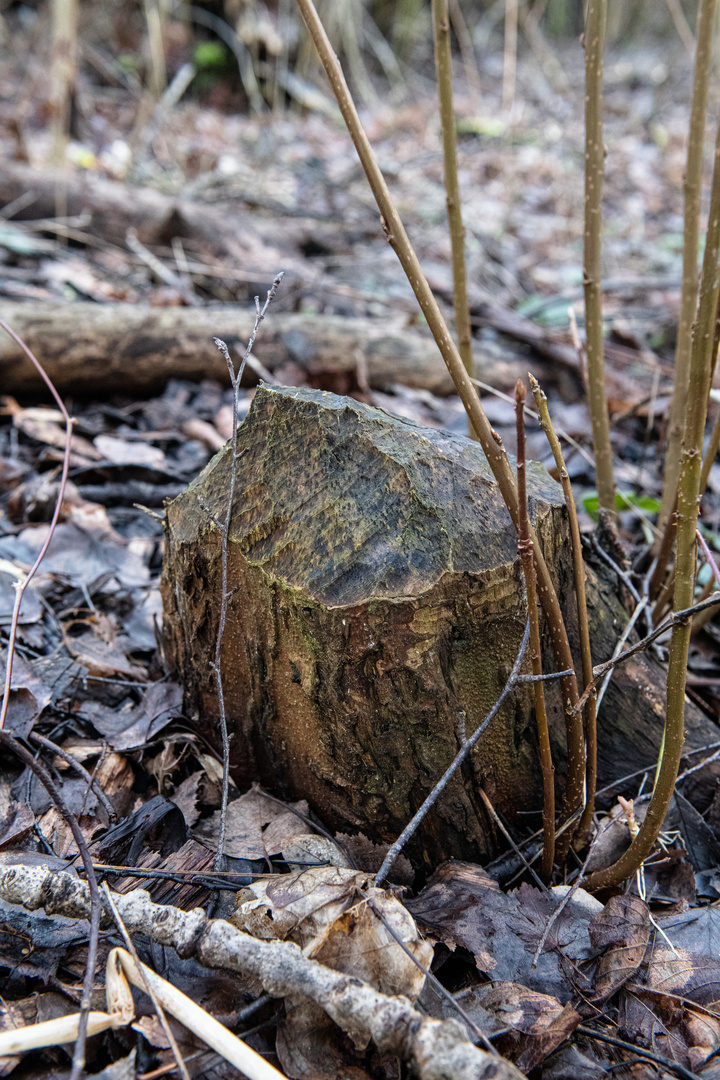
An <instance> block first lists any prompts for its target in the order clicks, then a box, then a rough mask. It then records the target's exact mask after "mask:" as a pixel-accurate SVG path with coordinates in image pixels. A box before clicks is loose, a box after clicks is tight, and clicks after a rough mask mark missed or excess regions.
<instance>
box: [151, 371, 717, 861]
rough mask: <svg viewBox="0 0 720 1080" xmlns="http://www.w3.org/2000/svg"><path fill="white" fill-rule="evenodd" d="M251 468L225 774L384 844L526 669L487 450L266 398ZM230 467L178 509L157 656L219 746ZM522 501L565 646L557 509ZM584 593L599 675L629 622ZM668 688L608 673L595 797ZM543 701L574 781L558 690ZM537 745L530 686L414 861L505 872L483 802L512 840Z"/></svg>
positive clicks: (233, 531) (192, 489)
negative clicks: (495, 864)
mask: <svg viewBox="0 0 720 1080" xmlns="http://www.w3.org/2000/svg"><path fill="white" fill-rule="evenodd" d="M239 449H240V451H241V457H240V459H239V461H238V462H237V467H236V468H237V474H236V487H235V500H234V504H233V516H232V524H231V528H230V535H229V543H228V575H229V577H228V595H229V601H228V610H227V624H226V627H225V631H224V637H223V639H222V664H221V667H222V672H223V686H224V697H225V707H226V710H227V716H228V721H229V726H230V729H231V731H232V733H233V736H234V739H233V743H232V747H233V750H232V754H233V760H232V768H233V772H234V775H235V777H236V779H237V781H238V783H240V784H243V785H247V784H249V783H250V782H251V781H253V780H262V782H263V783H264V784H266V785H267V786H268V787H270V788H271V789H274V790H275V791H277V792H279V793H281V794H282V795H284V796H286V797H293V798H296V797H304V798H307V799H308V800H309V802H310V804H311V805H312V806H313V807H314V809H315V810H316V811H317V812H318V813H319V815H320V816H321V818H322V819H323V820H324V821H325V822H326V823H328V824H330V825H331V826H333V827H336V828H339V829H342V830H344V831H358V830H361V831H363V832H365V833H366V834H367V835H369V836H370V837H371V838H372V839H373V840H375V841H392V840H394V839H395V838H396V837H397V835H398V834H399V833H400V832H401V830H402V829H403V827H404V826H405V825H406V824H407V822H408V821H409V820H410V818H411V817H412V815H413V813H414V812H415V811H416V810H417V809H418V807H419V806H420V804H421V803H422V802H423V800H424V799H425V797H426V796H427V795H428V794H429V792H430V791H431V790H432V788H433V786H434V785H435V783H436V782H437V780H438V779H439V778H440V776H441V775H442V774H443V772H444V771H445V769H446V768H447V766H448V765H449V764H450V762H451V761H452V759H453V758H454V756H455V754H456V753H457V751H458V750H459V748H460V746H461V744H462V740H463V737H464V736H463V732H464V731H466V732H467V735H471V734H472V732H473V731H474V730H475V728H476V727H477V726H478V724H479V723H480V721H481V720H482V719H483V717H484V716H485V715H486V714H487V713H488V711H489V710H490V708H491V706H492V705H493V704H494V703H495V701H496V699H497V698H498V696H499V694H500V692H501V690H502V689H503V686H504V684H505V682H506V680H507V677H508V674H509V671H510V668H511V666H512V664H513V661H514V659H515V656H516V653H517V650H518V644H519V642H520V639H521V637H522V634H523V629H524V625H525V619H526V613H525V608H524V590H523V586H522V580H521V571H520V563H519V559H518V557H517V540H516V537H515V533H514V530H513V528H512V525H511V522H510V518H509V515H508V514H507V511H506V509H505V507H504V504H503V502H502V500H501V498H500V495H499V492H498V489H497V485H496V483H495V481H494V480H493V478H492V474H491V473H490V470H489V467H488V465H487V462H486V460H485V457H484V455H483V453H482V451H481V450H480V448H479V447H478V445H477V444H476V443H473V442H470V441H469V440H467V439H463V438H456V437H451V436H448V435H445V434H443V433H440V432H437V431H433V430H432V429H428V428H422V427H419V426H417V425H415V424H412V423H408V422H405V421H402V420H399V419H396V418H394V417H392V416H389V415H388V414H386V413H383V412H381V411H380V410H377V409H372V408H369V407H368V406H364V405H361V404H359V403H357V402H355V401H352V400H350V399H347V398H340V397H337V396H336V395H334V394H323V393H319V392H316V391H311V390H299V389H291V388H278V389H269V388H267V387H264V386H261V387H260V389H259V390H258V392H257V394H256V395H255V398H254V401H253V404H252V407H251V410H250V412H249V414H248V417H247V419H246V420H245V422H244V423H243V425H242V427H241V428H240V431H239ZM230 470H231V454H230V451H229V450H228V449H227V448H226V449H225V450H223V451H220V453H219V454H218V455H217V456H216V457H215V458H214V459H213V461H212V462H211V463H210V464H209V465H208V466H207V468H206V469H205V470H204V472H203V473H202V474H201V476H200V477H198V478H197V480H196V481H194V482H193V483H192V484H191V485H190V486H189V487H188V489H187V490H186V491H185V492H184V493H183V494H182V495H180V496H179V497H178V498H177V499H175V500H174V501H173V502H171V503H169V504H168V507H167V513H166V550H165V563H164V570H163V584H162V590H163V600H164V624H163V625H164V637H165V646H166V653H167V655H168V657H169V659H170V661H171V663H174V664H175V665H176V666H177V667H178V668H179V670H180V672H181V675H182V678H183V682H184V685H185V690H186V695H187V707H188V709H189V715H192V716H194V717H196V718H197V722H198V724H199V725H200V728H201V730H202V731H203V732H204V733H205V734H206V735H207V736H208V737H210V738H213V739H215V740H216V741H217V725H218V703H217V690H216V686H215V682H214V678H213V675H212V671H211V665H212V662H213V659H214V655H215V648H216V641H217V634H218V619H219V610H220V591H221V590H220V562H221V534H220V529H219V528H218V526H217V524H216V522H218V521H221V520H224V518H225V514H226V511H227V500H228V492H229V483H230ZM528 484H529V495H530V510H531V516H532V518H533V522H534V525H535V529H536V531H537V533H538V536H539V538H540V542H541V544H542V547H543V550H544V554H545V558H546V559H547V561H548V564H549V565H550V567H551V571H552V573H553V574H554V576H555V578H556V581H557V587H558V591H559V594H560V597H561V601H562V602H563V604H564V607H565V609H566V611H567V613H568V622H569V624H570V629H571V632H572V631H574V626H575V621H576V620H575V617H574V608H575V600H574V592H573V586H572V571H571V567H570V553H569V546H568V541H567V527H566V513H565V508H564V504H563V500H562V494H561V490H560V487H559V485H557V484H555V482H554V481H553V480H551V479H550V477H549V475H548V474H547V472H546V471H545V470H544V469H543V468H542V467H541V466H539V465H537V464H534V463H533V464H531V465H530V467H529V476H528ZM588 577H589V582H588V585H589V595H590V599H591V603H592V605H593V607H592V613H591V620H592V621H591V633H592V640H593V645H594V648H595V650H596V659H597V660H604V659H606V658H607V657H608V656H609V655H610V654H611V652H612V648H613V646H614V644H615V641H616V639H617V637H618V635H619V634H620V632H621V631H622V629H623V627H624V626H625V624H626V622H627V615H626V614H625V612H624V610H623V608H622V606H621V604H620V602H619V600H618V599H617V597H615V596H614V594H613V593H612V591H611V590H610V589H608V588H607V587H605V586H604V585H603V583H602V582H600V581H599V580H598V579H597V578H596V577H595V575H593V574H592V573H591V572H590V571H589V572H588ZM575 636H576V635H575ZM551 663H552V661H551V660H550V659H549V658H548V663H547V667H546V670H552V667H551ZM664 679H665V676H664V672H663V670H662V668H661V667H660V666H659V665H658V664H657V663H656V662H655V661H653V660H652V659H651V658H650V657H648V656H639V657H637V658H636V664H635V667H634V669H633V671H632V673H631V677H630V681H628V673H627V671H625V672H623V671H618V672H617V673H616V675H615V677H614V679H613V682H612V683H611V684H610V689H609V690H608V693H607V694H606V697H605V703H604V707H603V712H602V714H601V718H600V724H599V731H600V734H599V739H600V751H599V766H600V779H601V782H606V781H607V780H612V779H614V778H615V777H616V776H617V775H618V774H619V773H622V772H624V771H627V765H628V763H631V764H632V767H635V768H636V767H639V766H642V765H644V764H649V763H650V762H651V761H652V759H653V756H654V755H656V754H657V750H658V747H659V744H660V738H661V734H662V723H663V708H662V698H663V689H664ZM548 704H549V713H550V720H551V724H552V729H553V742H554V752H555V757H556V762H557V763H558V765H560V766H562V758H563V754H564V721H563V717H562V704H561V701H560V700H559V692H558V690H557V688H556V687H555V688H554V689H552V688H551V689H549V691H548ZM686 727H687V730H688V742H689V744H690V745H692V746H697V745H703V744H704V743H708V742H711V741H712V739H713V738H714V735H715V729H714V726H713V725H712V723H711V722H710V721H709V720H706V719H705V718H704V717H703V716H702V715H701V714H699V712H698V711H697V710H693V709H691V708H689V709H688V715H687V717H686ZM536 742H537V740H536V733H535V721H534V716H533V711H532V695H531V693H530V692H529V690H528V688H527V687H526V688H524V689H521V690H519V691H518V692H517V693H516V694H515V695H514V697H513V698H512V699H511V701H510V703H509V704H508V705H506V706H505V707H504V708H503V710H502V711H501V713H500V714H499V715H498V717H497V718H496V719H495V720H494V721H493V722H492V723H491V724H490V726H489V727H488V729H487V731H486V732H485V733H484V734H483V736H482V737H481V739H480V742H479V744H478V746H477V748H476V749H475V750H474V751H473V753H472V755H471V758H469V759H468V763H466V766H463V770H462V771H461V772H458V773H457V774H456V775H455V777H454V779H453V780H452V781H451V783H450V785H449V786H448V788H447V790H446V791H445V793H444V794H443V796H442V797H441V799H440V800H439V801H438V803H437V804H436V807H435V809H434V810H433V811H432V812H431V813H430V814H429V815H428V816H427V817H426V819H425V821H424V823H423V826H422V827H421V830H420V832H419V834H418V835H417V836H416V838H415V840H414V841H413V844H412V845H411V847H410V849H409V854H410V855H411V857H412V858H413V859H414V860H415V862H416V864H421V865H424V866H425V867H428V868H429V867H432V866H434V865H437V863H438V862H439V861H441V860H442V859H445V858H450V857H456V858H466V859H467V858H469V859H475V860H477V859H487V858H489V857H493V856H494V855H495V854H496V853H497V851H498V847H499V845H500V843H501V838H499V837H498V836H497V835H496V833H495V826H494V824H493V822H492V821H491V820H490V819H489V817H488V815H487V812H486V810H485V809H484V806H483V804H482V802H481V800H480V799H479V798H478V797H477V793H476V789H477V785H482V787H483V788H484V790H485V792H486V793H487V795H488V796H489V797H490V799H491V801H492V802H493V804H494V805H495V807H496V809H497V810H498V811H499V812H500V813H501V814H504V815H505V816H506V818H507V819H508V820H510V821H511V822H512V823H514V824H518V823H519V822H523V823H527V821H528V819H527V818H522V817H521V815H522V814H523V813H526V812H530V811H536V812H538V811H539V810H540V809H541V806H542V782H541V776H540V770H539V766H538V756H537V748H536ZM561 774H562V769H560V770H559V775H561ZM530 820H532V819H530Z"/></svg>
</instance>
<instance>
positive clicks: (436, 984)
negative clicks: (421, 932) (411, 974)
mask: <svg viewBox="0 0 720 1080" xmlns="http://www.w3.org/2000/svg"><path fill="white" fill-rule="evenodd" d="M360 895H361V896H362V898H363V900H364V901H365V902H366V903H367V905H368V907H369V908H370V910H371V911H372V913H373V915H374V916H375V918H376V919H379V920H380V922H381V923H382V925H383V926H384V927H385V929H386V930H387V932H388V934H389V935H390V937H391V938H392V939H393V940H394V942H395V943H396V945H399V946H400V948H401V949H402V951H403V952H404V953H405V954H406V956H409V957H410V959H411V960H412V962H413V964H415V966H416V967H417V968H418V969H419V970H420V971H422V973H423V975H424V976H425V978H426V979H427V981H428V982H429V983H431V985H432V986H433V988H434V990H435V991H436V992H437V993H438V994H439V995H440V996H441V997H443V998H445V1000H446V1001H447V1002H449V1003H450V1005H451V1006H452V1008H453V1009H454V1010H455V1012H456V1013H457V1014H458V1016H460V1017H461V1019H462V1020H463V1021H464V1022H465V1023H466V1024H467V1026H468V1027H469V1028H470V1030H471V1031H472V1033H473V1035H474V1036H475V1038H476V1039H477V1040H478V1041H479V1042H481V1043H482V1045H483V1046H484V1047H485V1049H486V1050H487V1051H488V1053H490V1054H494V1055H495V1056H496V1057H499V1056H500V1055H499V1054H498V1051H497V1050H496V1049H495V1047H494V1046H493V1044H492V1043H491V1042H490V1040H489V1039H488V1037H487V1035H486V1034H485V1032H484V1031H483V1030H482V1028H479V1027H478V1026H477V1024H476V1023H475V1021H474V1020H473V1019H471V1017H469V1016H468V1014H467V1013H466V1012H465V1010H464V1009H463V1007H462V1005H461V1004H460V1002H459V1001H458V1000H457V999H456V998H454V997H453V995H452V994H451V993H450V991H449V990H447V989H446V988H445V987H444V986H443V984H442V983H441V982H440V980H439V979H438V978H437V976H436V975H433V973H432V972H431V971H428V969H427V968H426V967H425V965H424V964H423V963H421V962H420V960H418V958H417V956H415V954H414V953H413V951H412V949H409V948H408V946H407V943H406V942H404V941H403V939H402V938H401V937H400V935H399V934H398V932H397V930H396V929H395V928H394V927H393V926H391V925H390V922H389V921H388V920H387V919H386V918H385V916H384V915H383V913H382V911H381V910H380V908H379V907H378V906H377V904H376V903H375V901H374V900H373V899H372V898H371V897H370V896H368V895H367V894H366V893H363V892H361V893H360Z"/></svg>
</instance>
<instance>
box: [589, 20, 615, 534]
mask: <svg viewBox="0 0 720 1080" xmlns="http://www.w3.org/2000/svg"><path fill="white" fill-rule="evenodd" d="M606 17H607V0H588V6H587V14H586V18H585V79H586V85H585V266H584V269H583V278H584V281H583V285H584V289H585V337H586V341H587V364H588V398H589V404H590V420H591V423H592V433H593V450H594V453H595V465H596V472H597V489H598V501H599V503H600V508H601V510H605V511H607V512H608V513H610V514H614V513H615V479H614V477H613V464H612V447H611V445H610V418H609V415H608V405H607V398H606V396H605V360H604V356H603V332H602V267H601V253H602V186H603V173H604V171H605V147H604V146H603V129H602V86H603V49H604V46H605V22H606Z"/></svg>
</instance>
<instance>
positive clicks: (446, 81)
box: [432, 0, 477, 438]
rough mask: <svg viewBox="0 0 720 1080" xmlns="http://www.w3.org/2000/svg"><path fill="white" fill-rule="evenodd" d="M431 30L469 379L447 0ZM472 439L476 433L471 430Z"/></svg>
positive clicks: (459, 325) (458, 321)
mask: <svg viewBox="0 0 720 1080" xmlns="http://www.w3.org/2000/svg"><path fill="white" fill-rule="evenodd" d="M432 11H433V27H434V32H435V70H436V72H437V83H438V95H439V98H440V124H441V127H442V139H443V159H444V162H445V194H446V197H447V210H448V221H449V224H450V244H451V248H452V267H453V305H454V308H455V329H456V331H457V338H458V349H459V350H460V356H461V357H462V362H463V364H464V365H465V370H466V371H467V373H468V375H474V373H475V372H474V365H473V354H472V329H471V327H470V308H469V305H468V295H467V275H466V273H465V227H464V225H463V218H462V205H461V202H460V185H459V183H458V171H457V146H456V136H455V113H454V111H453V92H452V53H451V50H450V15H449V12H448V0H432ZM471 434H472V435H473V437H475V438H476V437H477V436H475V433H474V432H473V431H472V429H471Z"/></svg>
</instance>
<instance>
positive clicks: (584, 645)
mask: <svg viewBox="0 0 720 1080" xmlns="http://www.w3.org/2000/svg"><path fill="white" fill-rule="evenodd" d="M528 378H529V379H530V389H531V390H532V395H533V398H534V399H535V405H536V407H537V410H538V415H539V417H540V426H541V427H542V429H543V431H544V432H545V437H546V439H547V441H548V444H549V446H550V449H551V451H552V455H553V457H554V458H555V465H556V467H557V470H558V472H559V473H560V482H561V484H562V489H563V495H564V496H565V506H566V507H567V512H568V521H569V523H570V540H571V543H572V562H573V576H574V578H575V601H576V604H577V613H578V630H579V632H580V655H581V660H582V673H583V686H584V687H587V686H588V685H589V684H590V682H591V681H592V677H593V665H592V651H591V648H590V624H589V622H588V612H587V598H586V595H585V563H584V562H583V554H582V541H581V540H580V526H579V524H578V517H577V510H576V508H575V498H574V496H573V490H572V484H571V483H570V477H569V476H568V471H567V469H566V468H565V459H564V458H563V452H562V447H561V446H560V440H559V439H558V437H557V434H556V433H555V429H554V427H553V422H552V419H551V417H550V410H549V409H548V403H547V397H546V395H545V394H544V392H543V390H542V389H541V387H540V384H539V382H538V381H537V379H536V378H535V377H534V376H533V375H531V374H530V373H529V372H528ZM597 708H598V705H597V704H596V702H595V697H594V695H593V694H589V695H588V698H587V701H586V702H585V705H584V707H583V719H584V722H585V755H586V759H585V760H586V764H585V770H586V771H585V809H584V810H583V814H582V817H581V818H580V824H579V825H578V833H579V836H580V838H581V839H582V838H585V837H587V836H589V834H590V825H591V823H592V819H593V815H594V813H595V789H596V787H597V723H596V719H597Z"/></svg>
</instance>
